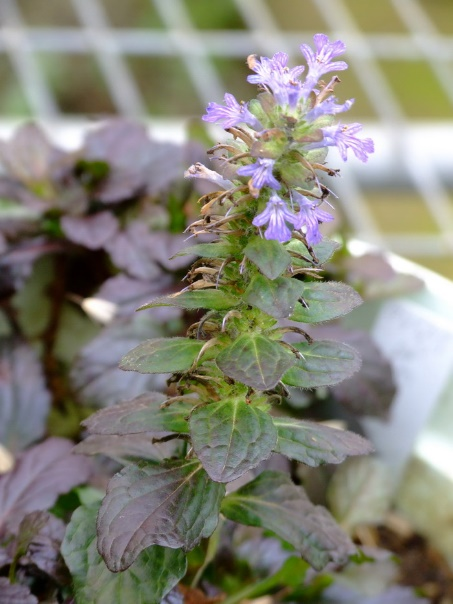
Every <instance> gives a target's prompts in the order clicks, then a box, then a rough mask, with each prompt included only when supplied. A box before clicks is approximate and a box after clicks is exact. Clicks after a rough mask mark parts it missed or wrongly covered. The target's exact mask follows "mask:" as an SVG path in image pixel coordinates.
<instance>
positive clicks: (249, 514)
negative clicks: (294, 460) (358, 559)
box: [222, 471, 355, 570]
mask: <svg viewBox="0 0 453 604" xmlns="http://www.w3.org/2000/svg"><path fill="white" fill-rule="evenodd" d="M222 513H223V514H224V515H225V516H226V517H227V518H229V519H230V520H233V521H234V522H240V523H241V524H246V525H248V526H259V527H262V528H264V529H268V530H271V531H273V532H274V533H276V534H277V535H278V536H279V537H280V538H281V539H284V540H285V541H288V543H290V544H291V545H293V546H294V547H295V548H296V550H298V551H299V552H300V554H301V555H302V557H303V558H304V559H305V560H306V561H307V562H308V563H309V564H311V566H313V567H314V568H315V569H316V570H321V569H322V568H324V567H325V566H326V564H328V563H329V562H334V563H335V564H344V563H345V562H347V560H348V558H349V556H350V555H351V554H352V553H354V552H355V548H354V545H353V543H352V542H351V541H350V539H349V538H348V537H347V535H345V534H344V533H343V532H342V530H341V529H340V527H339V526H338V525H337V524H336V523H335V521H334V520H333V518H332V516H331V515H330V514H329V512H328V511H327V510H326V509H325V508H324V507H322V506H315V505H313V504H312V503H311V501H310V500H309V499H308V497H307V495H306V494H305V491H304V490H303V489H302V488H301V487H297V486H296V485H294V484H293V483H292V482H291V480H290V478H289V477H288V476H286V474H283V473H282V472H271V471H265V472H262V473H261V474H260V475H259V476H258V477H257V478H255V480H253V481H252V482H249V483H247V484H246V485H245V486H243V487H241V488H240V489H239V490H237V491H235V492H234V493H231V494H230V495H228V496H227V497H225V499H224V500H223V503H222Z"/></svg>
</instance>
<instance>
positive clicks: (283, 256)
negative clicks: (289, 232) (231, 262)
mask: <svg viewBox="0 0 453 604" xmlns="http://www.w3.org/2000/svg"><path fill="white" fill-rule="evenodd" d="M244 254H245V255H246V256H247V258H248V259H249V260H251V261H252V262H253V264H255V265H256V266H257V267H258V268H259V269H260V271H261V272H262V273H263V275H265V276H266V277H267V278H268V279H276V278H277V277H280V275H281V274H282V273H284V272H285V270H286V269H287V268H288V266H289V264H290V262H291V256H290V255H289V254H288V252H287V251H286V250H285V249H284V248H283V246H282V245H281V243H279V242H278V241H276V240H275V239H263V238H262V237H251V239H250V241H249V243H248V244H247V246H246V247H245V249H244Z"/></svg>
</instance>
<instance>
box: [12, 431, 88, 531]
mask: <svg viewBox="0 0 453 604" xmlns="http://www.w3.org/2000/svg"><path fill="white" fill-rule="evenodd" d="M72 447H73V443H72V442H71V441H69V440H65V439H63V438H49V439H47V440H46V441H44V442H43V443H41V444H39V445H36V446H35V447H32V448H31V449H28V450H27V451H26V452H25V453H23V454H22V455H21V457H20V458H19V460H18V461H17V463H16V465H15V467H14V468H13V469H12V470H10V471H9V472H8V473H7V474H3V476H1V477H0V530H3V529H7V530H9V531H15V530H17V528H18V526H19V524H20V523H21V521H22V519H23V518H24V516H25V515H26V514H28V513H29V512H34V511H37V510H46V509H48V508H49V507H51V506H52V505H53V504H54V503H55V501H56V500H57V498H58V496H59V495H60V494H62V493H67V492H68V491H69V490H71V489H72V488H73V487H74V486H76V485H78V484H82V483H84V482H86V481H87V480H88V478H89V475H90V473H91V464H90V463H89V461H88V460H87V459H84V458H83V457H79V456H76V455H73V453H72Z"/></svg>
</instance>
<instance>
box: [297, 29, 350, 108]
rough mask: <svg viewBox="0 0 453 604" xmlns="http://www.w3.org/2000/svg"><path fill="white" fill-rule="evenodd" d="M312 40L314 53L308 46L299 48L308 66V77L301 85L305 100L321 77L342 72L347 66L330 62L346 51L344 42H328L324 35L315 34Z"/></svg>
mask: <svg viewBox="0 0 453 604" xmlns="http://www.w3.org/2000/svg"><path fill="white" fill-rule="evenodd" d="M313 40H314V42H315V46H316V53H315V52H313V50H312V48H311V47H310V46H308V44H301V46H300V51H301V53H302V54H303V55H304V57H305V60H306V61H307V64H308V75H307V78H306V80H305V82H304V85H303V88H304V90H303V94H304V96H305V98H307V97H308V95H309V94H310V92H311V91H312V90H313V88H314V87H315V86H316V83H317V82H318V80H319V78H320V77H321V76H323V75H324V74H326V73H329V71H343V70H344V69H347V68H348V64H347V63H345V62H344V61H334V62H332V59H333V58H334V57H336V56H338V55H340V54H342V53H343V52H344V51H345V50H346V46H345V44H344V42H342V41H341V40H337V41H336V42H330V41H329V38H328V37H327V36H326V35H325V34H316V35H315V36H314V37H313Z"/></svg>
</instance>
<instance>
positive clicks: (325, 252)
mask: <svg viewBox="0 0 453 604" xmlns="http://www.w3.org/2000/svg"><path fill="white" fill-rule="evenodd" d="M284 247H285V249H286V250H287V251H288V252H290V253H291V252H292V254H291V256H292V260H291V262H292V264H293V265H294V266H295V267H298V268H299V267H304V268H309V267H312V268H313V267H316V266H322V265H323V264H325V263H326V262H327V261H328V260H330V259H331V258H332V256H333V255H334V253H335V252H336V250H338V248H339V247H341V246H340V244H339V243H338V242H337V241H333V240H332V239H327V238H326V237H324V238H323V239H322V241H321V242H320V243H317V244H316V245H314V246H313V251H314V253H315V255H316V259H317V263H315V262H314V260H313V258H312V257H311V255H310V252H309V251H308V249H307V248H306V246H305V245H304V244H303V243H302V241H299V240H298V239H294V238H293V239H291V240H290V241H288V243H286V244H285V246H284Z"/></svg>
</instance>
